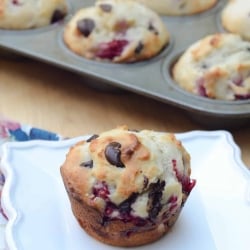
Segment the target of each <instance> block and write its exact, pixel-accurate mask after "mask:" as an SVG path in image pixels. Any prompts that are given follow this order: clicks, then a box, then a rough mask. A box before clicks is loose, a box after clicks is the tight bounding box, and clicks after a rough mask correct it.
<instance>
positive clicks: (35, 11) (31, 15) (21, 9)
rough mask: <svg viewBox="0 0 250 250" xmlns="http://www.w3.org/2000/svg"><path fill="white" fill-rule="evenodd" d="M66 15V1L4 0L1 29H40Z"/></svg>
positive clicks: (1, 4)
mask: <svg viewBox="0 0 250 250" xmlns="http://www.w3.org/2000/svg"><path fill="white" fill-rule="evenodd" d="M66 13H67V4H66V0H2V1H0V29H10V30H12V29H15V30H23V29H31V28H38V27H42V26H46V25H49V24H51V23H54V22H57V21H59V20H61V19H63V17H64V16H65V15H66Z"/></svg>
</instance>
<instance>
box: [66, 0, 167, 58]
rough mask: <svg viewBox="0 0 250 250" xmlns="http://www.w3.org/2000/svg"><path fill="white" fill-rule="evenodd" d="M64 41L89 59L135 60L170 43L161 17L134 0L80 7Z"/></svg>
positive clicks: (120, 0)
mask: <svg viewBox="0 0 250 250" xmlns="http://www.w3.org/2000/svg"><path fill="white" fill-rule="evenodd" d="M63 38H64V42H65V44H66V45H67V46H68V48H69V49H70V50H72V51H73V52H75V53H76V54H78V55H80V56H82V57H85V58H87V59H94V60H98V61H109V62H135V61H141V60H145V59H149V58H151V57H153V56H155V55H157V54H158V53H159V52H160V51H161V50H162V49H163V48H164V47H165V46H166V45H167V43H168V41H169V34H168V31H167V29H166V27H165V25H164V23H163V22H162V20H161V19H160V17H159V16H158V15H157V14H156V13H155V12H153V11H152V10H150V9H148V8H147V7H145V6H144V5H142V4H139V3H137V2H134V1H131V0H126V1H124V0H104V1H98V2H96V4H95V6H91V7H88V8H83V9H81V10H79V11H78V12H77V13H76V14H75V15H74V16H73V18H72V19H71V20H70V21H69V23H68V24H67V25H66V27H65V31H64V36H63Z"/></svg>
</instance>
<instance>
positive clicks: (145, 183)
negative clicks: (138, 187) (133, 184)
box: [143, 175, 148, 189]
mask: <svg viewBox="0 0 250 250" xmlns="http://www.w3.org/2000/svg"><path fill="white" fill-rule="evenodd" d="M147 186H148V177H146V176H145V175H144V177H143V189H145V188H147Z"/></svg>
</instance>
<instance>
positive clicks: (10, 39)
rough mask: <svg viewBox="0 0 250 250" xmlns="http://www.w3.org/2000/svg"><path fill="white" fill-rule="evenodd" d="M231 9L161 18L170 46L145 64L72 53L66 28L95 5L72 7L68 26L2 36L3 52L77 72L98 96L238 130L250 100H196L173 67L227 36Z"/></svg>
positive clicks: (0, 33) (249, 114)
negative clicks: (121, 96) (156, 105)
mask: <svg viewBox="0 0 250 250" xmlns="http://www.w3.org/2000/svg"><path fill="white" fill-rule="evenodd" d="M226 3H227V1H226V0H220V1H219V2H218V3H217V5H215V6H214V7H213V8H211V9H210V10H207V11H205V12H203V13H200V14H196V15H192V16H180V17H175V16H161V17H162V20H163V21H164V23H165V24H166V26H167V28H168V30H169V33H170V37H171V39H170V42H169V44H168V46H167V47H166V48H165V49H164V50H163V51H162V52H161V53H160V54H159V55H157V56H155V57H154V58H152V59H150V60H146V61H142V62H136V63H129V64H115V63H109V62H98V61H93V60H88V59H85V58H82V57H80V56H78V55H76V54H74V52H72V51H70V50H69V49H68V48H67V46H66V45H65V44H64V42H63V30H64V27H65V24H66V23H67V22H68V20H69V19H70V17H71V16H72V15H73V14H74V13H75V12H76V11H77V10H78V9H80V8H82V7H85V6H91V5H93V4H94V1H82V0H81V1H80V0H78V1H77V0H75V1H74V2H73V1H72V3H70V5H71V8H70V13H69V14H68V16H67V17H66V18H65V20H64V21H62V22H58V23H56V24H53V25H50V26H49V27H44V28H39V29H34V30H24V31H7V30H0V47H2V48H4V49H5V50H8V51H11V52H12V53H15V54H21V55H25V56H27V57H31V58H33V59H37V60H40V61H43V62H46V63H49V64H51V65H54V66H56V67H60V68H63V69H65V70H68V71H71V72H75V73H77V74H79V76H80V77H82V78H83V79H85V78H86V79H88V81H87V82H88V85H89V86H91V85H92V84H91V82H93V87H95V88H97V89H98V90H105V89H106V88H107V89H108V90H112V89H118V92H119V90H127V91H131V92H134V93H137V94H140V95H144V96H147V97H149V98H153V99H156V100H158V101H161V102H164V103H168V104H171V105H174V106H177V107H179V108H180V109H183V110H184V111H186V112H187V113H188V114H189V115H190V116H191V118H192V119H194V120H195V121H197V122H199V123H202V125H205V126H206V127H211V128H230V127H239V126H242V125H246V124H248V123H249V121H250V100H245V101H220V100H212V99H208V98H204V97H200V96H196V95H194V94H192V93H188V92H186V91H185V90H183V89H181V88H180V87H178V86H177V84H176V83H175V82H174V81H173V79H172V77H171V66H172V65H173V63H174V61H175V60H176V59H177V58H178V56H180V55H181V54H182V53H183V52H184V51H185V50H186V49H187V48H188V47H189V46H190V45H191V44H193V43H194V42H196V41H197V40H199V39H201V38H203V37H205V36H207V35H209V34H214V33H218V32H222V28H221V25H220V23H219V21H218V20H219V16H220V13H221V10H222V8H223V7H224V6H225V4H226ZM89 79H91V80H89Z"/></svg>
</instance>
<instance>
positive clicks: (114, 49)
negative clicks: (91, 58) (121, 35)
mask: <svg viewBox="0 0 250 250" xmlns="http://www.w3.org/2000/svg"><path fill="white" fill-rule="evenodd" d="M128 43H129V42H128V41H127V40H113V41H111V42H108V43H101V44H100V47H99V50H98V52H97V53H96V56H97V57H99V58H103V59H110V60H112V59H113V58H115V57H116V56H119V55H121V53H122V51H123V49H124V47H126V45H128Z"/></svg>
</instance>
